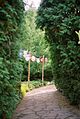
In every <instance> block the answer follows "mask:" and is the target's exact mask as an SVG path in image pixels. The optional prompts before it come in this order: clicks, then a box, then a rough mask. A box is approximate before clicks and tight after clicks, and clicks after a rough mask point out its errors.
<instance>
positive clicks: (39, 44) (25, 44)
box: [20, 9, 52, 80]
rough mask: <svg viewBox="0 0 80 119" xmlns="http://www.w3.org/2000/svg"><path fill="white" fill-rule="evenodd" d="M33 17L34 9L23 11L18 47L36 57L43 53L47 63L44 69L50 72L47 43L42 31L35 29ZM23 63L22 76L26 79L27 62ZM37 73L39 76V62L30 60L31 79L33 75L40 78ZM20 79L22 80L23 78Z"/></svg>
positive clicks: (34, 14) (34, 15) (33, 77)
mask: <svg viewBox="0 0 80 119" xmlns="http://www.w3.org/2000/svg"><path fill="white" fill-rule="evenodd" d="M35 17H36V10H33V9H29V10H28V11H27V12H26V13H25V21H26V22H25V24H24V25H23V29H24V33H23V37H22V38H23V39H24V40H23V41H22V42H21V45H20V47H21V48H22V49H25V50H28V51H30V52H31V54H32V55H34V56H36V57H37V58H40V57H41V56H43V55H44V56H45V57H47V58H48V63H45V70H47V71H48V70H50V71H51V72H52V69H51V67H50V52H49V45H48V43H47V42H46V41H45V40H44V39H45V38H44V31H41V30H40V29H36V24H35ZM23 64H24V72H23V76H24V77H25V79H27V66H26V65H27V63H23ZM25 64H26V65H25ZM48 68H49V69H48ZM39 73H40V74H39ZM38 74H39V75H40V76H41V64H40V63H39V64H38V63H36V62H34V63H32V62H31V77H32V78H31V79H35V77H37V78H40V77H38V76H37V75H38ZM46 75H47V74H46ZM48 75H49V74H48ZM51 76H52V75H51ZM22 80H24V78H23V79H22Z"/></svg>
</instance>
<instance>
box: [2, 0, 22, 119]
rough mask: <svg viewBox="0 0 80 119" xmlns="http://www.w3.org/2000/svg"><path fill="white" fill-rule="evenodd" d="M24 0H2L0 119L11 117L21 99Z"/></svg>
mask: <svg viewBox="0 0 80 119" xmlns="http://www.w3.org/2000/svg"><path fill="white" fill-rule="evenodd" d="M23 10H24V8H23V2H22V0H0V119H9V118H10V117H11V114H12V112H13V109H14V108H15V107H16V104H17V103H18V101H19V97H20V94H19V93H20V92H19V86H20V77H19V74H20V67H19V61H18V49H19V47H18V44H17V41H18V40H19V38H20V35H18V34H19V33H20V32H21V24H22V17H23Z"/></svg>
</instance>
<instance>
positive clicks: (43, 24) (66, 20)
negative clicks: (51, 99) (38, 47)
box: [36, 0, 80, 104]
mask: <svg viewBox="0 0 80 119" xmlns="http://www.w3.org/2000/svg"><path fill="white" fill-rule="evenodd" d="M36 23H37V27H39V28H41V29H44V30H45V35H46V40H47V41H48V42H49V44H50V47H51V48H50V51H51V59H52V66H53V73H54V74H53V75H54V78H55V84H56V86H57V88H59V89H60V90H62V91H63V93H64V94H65V95H66V96H67V97H68V98H69V99H70V101H71V102H72V103H73V104H80V101H79V100H80V88H79V85H80V45H79V44H78V40H79V39H78V37H77V35H76V33H75V31H78V30H80V1H79V0H66V1H65V0H47V1H46V0H43V1H42V3H41V5H40V7H39V9H38V16H37V20H36Z"/></svg>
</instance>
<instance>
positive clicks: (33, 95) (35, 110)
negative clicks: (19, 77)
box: [12, 85, 80, 119]
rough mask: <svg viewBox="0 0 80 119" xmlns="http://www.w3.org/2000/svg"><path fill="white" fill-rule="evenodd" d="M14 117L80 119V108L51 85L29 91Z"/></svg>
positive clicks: (17, 118)
mask: <svg viewBox="0 0 80 119" xmlns="http://www.w3.org/2000/svg"><path fill="white" fill-rule="evenodd" d="M12 119H80V110H79V109H77V108H76V107H74V106H71V105H70V104H69V102H68V100H67V99H66V98H65V97H64V96H62V95H61V93H59V92H58V91H57V89H56V88H55V86H54V85H50V86H46V87H42V88H39V89H34V90H33V91H31V92H28V93H27V95H26V96H25V97H24V98H23V100H22V101H21V103H20V104H19V106H18V107H17V109H16V111H15V112H14V114H13V117H12Z"/></svg>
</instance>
